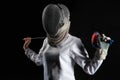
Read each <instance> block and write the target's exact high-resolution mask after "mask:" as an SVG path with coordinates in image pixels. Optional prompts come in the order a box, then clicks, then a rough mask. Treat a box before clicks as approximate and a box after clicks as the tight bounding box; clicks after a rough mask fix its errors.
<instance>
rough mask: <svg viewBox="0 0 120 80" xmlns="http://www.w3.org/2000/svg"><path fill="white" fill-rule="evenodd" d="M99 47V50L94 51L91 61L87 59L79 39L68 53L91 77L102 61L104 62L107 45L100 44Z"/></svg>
mask: <svg viewBox="0 0 120 80" xmlns="http://www.w3.org/2000/svg"><path fill="white" fill-rule="evenodd" d="M103 44H104V47H103ZM100 45H101V48H97V49H96V52H95V56H94V58H93V59H90V58H89V55H88V53H87V50H86V49H85V47H84V45H83V44H82V42H81V40H80V39H79V40H75V44H73V46H72V47H71V51H70V52H71V55H72V58H73V59H74V61H75V62H76V63H77V64H78V65H79V66H81V67H82V69H83V70H84V71H85V72H86V73H87V74H89V75H93V74H94V73H95V72H96V71H97V70H98V68H99V67H100V66H101V64H102V62H103V60H105V58H106V55H107V51H108V47H109V44H108V43H105V42H101V43H100ZM105 45H106V46H105Z"/></svg>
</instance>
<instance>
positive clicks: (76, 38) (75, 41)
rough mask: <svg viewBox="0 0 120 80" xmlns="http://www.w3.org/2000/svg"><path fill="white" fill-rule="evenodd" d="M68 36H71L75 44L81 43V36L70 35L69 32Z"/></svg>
mask: <svg viewBox="0 0 120 80" xmlns="http://www.w3.org/2000/svg"><path fill="white" fill-rule="evenodd" d="M70 37H71V39H72V41H73V42H74V43H75V44H81V43H82V40H81V38H78V37H76V36H73V35H71V34H70Z"/></svg>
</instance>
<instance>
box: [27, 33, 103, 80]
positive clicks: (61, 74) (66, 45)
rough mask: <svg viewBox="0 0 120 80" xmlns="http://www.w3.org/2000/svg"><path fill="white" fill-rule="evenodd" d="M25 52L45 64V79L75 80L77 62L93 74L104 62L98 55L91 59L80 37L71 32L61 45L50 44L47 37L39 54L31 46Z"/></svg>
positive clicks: (32, 58) (38, 63)
mask: <svg viewBox="0 0 120 80" xmlns="http://www.w3.org/2000/svg"><path fill="white" fill-rule="evenodd" d="M25 54H26V55H27V56H28V57H29V58H30V59H31V60H32V61H33V62H35V63H36V64H37V65H43V67H44V80H75V76H74V64H75V63H77V64H78V65H79V66H80V67H81V68H82V69H83V70H84V71H85V72H86V73H88V74H90V75H93V74H94V73H95V72H96V71H97V70H98V68H99V67H100V65H101V64H102V62H103V60H101V59H98V58H97V56H94V58H93V59H90V58H89V55H88V53H87V50H86V49H85V47H84V45H83V43H82V41H81V40H80V38H77V37H75V36H72V35H70V34H68V37H67V39H66V40H65V41H63V42H62V43H61V44H60V45H59V46H56V47H53V46H50V45H49V44H48V40H47V38H46V39H45V40H44V42H43V46H42V48H41V49H40V51H39V54H37V53H35V52H34V51H33V50H31V49H30V48H28V49H26V50H25Z"/></svg>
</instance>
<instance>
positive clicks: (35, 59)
mask: <svg viewBox="0 0 120 80" xmlns="http://www.w3.org/2000/svg"><path fill="white" fill-rule="evenodd" d="M45 45H46V39H45V40H44V42H43V45H42V47H41V49H40V50H39V54H37V53H36V52H35V51H33V50H32V49H30V48H27V49H26V50H25V55H27V57H28V58H29V59H31V60H32V61H33V62H35V63H36V65H38V66H40V65H42V64H43V50H44V47H45Z"/></svg>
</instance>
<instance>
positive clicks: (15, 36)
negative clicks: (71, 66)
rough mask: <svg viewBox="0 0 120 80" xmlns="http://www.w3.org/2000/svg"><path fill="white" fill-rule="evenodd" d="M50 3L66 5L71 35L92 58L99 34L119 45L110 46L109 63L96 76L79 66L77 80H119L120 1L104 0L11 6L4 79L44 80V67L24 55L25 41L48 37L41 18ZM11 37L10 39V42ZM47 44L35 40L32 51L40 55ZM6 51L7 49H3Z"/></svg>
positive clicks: (36, 0)
mask: <svg viewBox="0 0 120 80" xmlns="http://www.w3.org/2000/svg"><path fill="white" fill-rule="evenodd" d="M49 3H62V4H65V5H66V6H67V7H68V8H69V10H70V13H71V16H70V17H71V18H70V21H71V28H70V34H72V35H74V36H77V37H80V38H81V39H82V41H83V43H84V45H85V46H86V49H87V50H88V53H89V54H90V56H91V57H92V56H93V55H94V50H95V49H94V48H93V47H92V45H91V35H92V34H93V32H94V31H99V32H100V33H104V34H106V35H107V36H109V37H111V38H112V39H113V40H114V41H115V42H114V43H113V44H112V45H111V46H110V48H109V53H108V56H107V58H106V60H105V61H104V62H103V64H102V65H101V67H100V68H99V70H98V71H97V72H96V73H95V74H94V75H92V76H90V75H88V74H86V73H84V72H83V70H82V69H81V68H80V67H79V66H78V65H75V77H76V80H115V79H118V78H119V75H118V74H119V70H120V69H119V68H120V66H119V65H120V62H119V58H120V51H119V50H120V37H119V35H120V32H119V27H120V5H119V2H117V1H112V0H109V1H103V0H96V1H95V0H94V1H91V0H88V1H87V0H79V1H75V0H21V1H20V0H19V1H18V0H17V1H12V2H10V1H9V2H8V4H9V6H7V9H8V11H7V10H5V11H6V17H7V18H6V20H7V22H6V23H5V25H7V26H5V27H4V28H5V30H6V31H4V33H2V34H4V35H3V36H4V39H5V40H3V41H5V43H4V46H2V47H4V49H5V50H4V51H3V52H2V53H3V54H5V55H4V56H1V59H2V62H3V65H2V66H3V68H1V69H2V70H3V72H2V74H4V75H3V77H4V78H5V79H7V80H43V67H42V66H39V67H38V66H36V65H35V64H34V63H33V62H32V61H31V60H29V59H28V58H27V57H26V56H25V55H24V51H23V48H22V46H23V43H24V41H23V40H22V39H23V38H24V37H27V36H31V37H38V36H46V34H45V32H44V30H43V27H42V23H41V15H42V11H43V9H44V7H45V6H46V5H47V4H49ZM8 37H9V38H8ZM42 42H43V40H42V39H41V40H32V43H31V45H30V47H31V48H32V49H33V50H34V51H36V52H38V51H39V48H40V47H41V45H42ZM1 49H3V48H1Z"/></svg>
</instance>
